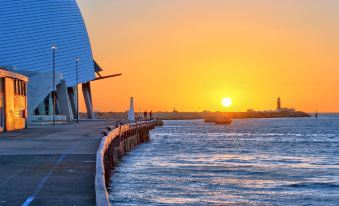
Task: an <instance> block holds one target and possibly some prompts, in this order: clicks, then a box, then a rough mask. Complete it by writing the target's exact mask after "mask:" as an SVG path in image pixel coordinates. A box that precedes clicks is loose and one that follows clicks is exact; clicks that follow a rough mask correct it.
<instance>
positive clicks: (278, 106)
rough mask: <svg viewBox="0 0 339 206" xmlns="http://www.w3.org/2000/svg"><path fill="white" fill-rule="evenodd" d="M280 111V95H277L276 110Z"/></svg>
mask: <svg viewBox="0 0 339 206" xmlns="http://www.w3.org/2000/svg"><path fill="white" fill-rule="evenodd" d="M280 111H281V99H280V97H278V99H277V112H280Z"/></svg>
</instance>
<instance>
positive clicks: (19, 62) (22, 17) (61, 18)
mask: <svg viewBox="0 0 339 206" xmlns="http://www.w3.org/2000/svg"><path fill="white" fill-rule="evenodd" d="M0 33H1V35H0V48H1V49H0V66H14V67H15V68H16V69H17V70H23V71H35V72H50V71H52V69H53V64H52V60H53V59H52V49H51V46H52V45H56V46H57V50H56V55H55V60H56V70H57V72H59V73H62V75H63V77H64V79H65V80H66V82H67V85H68V86H74V85H75V84H76V78H75V75H76V73H75V58H76V57H77V56H78V57H79V58H80V61H79V80H80V82H82V83H83V82H87V81H90V80H92V79H94V78H95V73H94V65H93V57H92V51H91V46H90V41H89V38H88V34H87V30H86V27H85V24H84V21H83V18H82V16H81V13H80V10H79V8H78V5H77V3H76V1H75V0H1V1H0Z"/></svg>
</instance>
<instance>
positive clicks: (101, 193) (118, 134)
mask: <svg viewBox="0 0 339 206" xmlns="http://www.w3.org/2000/svg"><path fill="white" fill-rule="evenodd" d="M157 124H159V123H158V122H155V121H145V122H140V123H135V124H129V125H121V126H119V127H117V128H115V127H107V128H106V130H105V131H104V132H103V133H104V135H105V136H104V137H103V139H102V141H101V143H100V147H99V149H98V151H97V157H96V158H97V159H96V175H95V191H96V205H98V206H109V205H110V203H109V199H108V192H107V187H108V185H109V181H110V177H111V174H112V170H113V169H114V168H115V167H116V166H117V165H118V164H119V162H120V159H121V157H122V156H123V155H124V154H125V153H127V152H129V151H131V150H132V149H133V148H135V147H136V146H137V145H139V144H141V143H144V142H147V141H149V138H150V137H149V131H150V130H152V129H154V127H155V126H156V125H157Z"/></svg>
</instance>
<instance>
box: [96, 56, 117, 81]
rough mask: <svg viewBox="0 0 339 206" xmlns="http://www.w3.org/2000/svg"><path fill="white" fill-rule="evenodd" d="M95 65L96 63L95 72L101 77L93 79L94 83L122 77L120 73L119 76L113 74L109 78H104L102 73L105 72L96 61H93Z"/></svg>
mask: <svg viewBox="0 0 339 206" xmlns="http://www.w3.org/2000/svg"><path fill="white" fill-rule="evenodd" d="M93 63H94V71H95V73H96V74H97V75H98V76H99V77H96V78H95V79H93V80H92V82H93V81H98V80H103V79H109V78H113V77H119V76H121V75H122V74H121V73H119V74H111V75H107V76H102V75H101V74H100V72H102V71H104V70H103V69H102V68H101V67H100V65H99V64H98V63H97V62H96V61H95V60H93Z"/></svg>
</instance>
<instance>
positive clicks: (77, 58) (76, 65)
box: [75, 57, 80, 124]
mask: <svg viewBox="0 0 339 206" xmlns="http://www.w3.org/2000/svg"><path fill="white" fill-rule="evenodd" d="M79 61H80V58H79V57H76V58H75V72H76V81H77V82H76V92H77V124H79V86H78V84H79V69H78V63H79Z"/></svg>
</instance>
